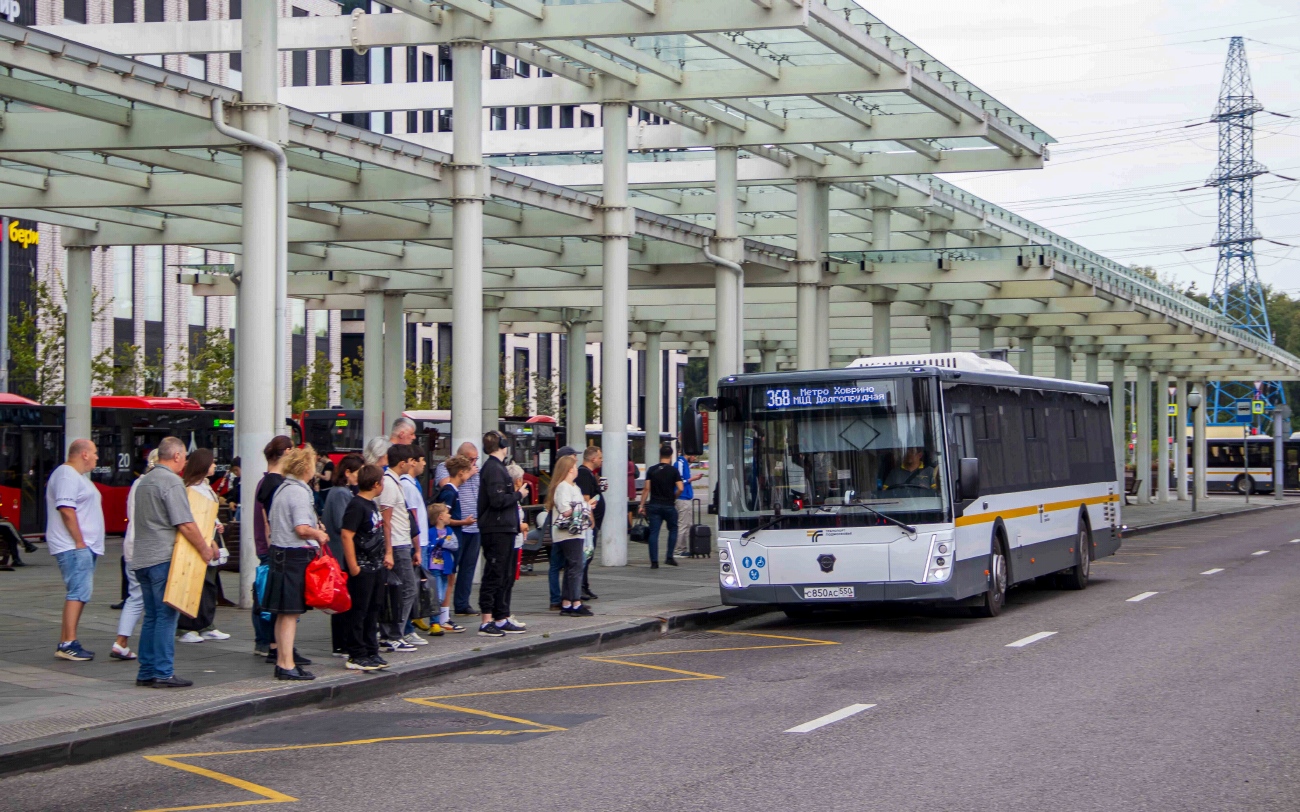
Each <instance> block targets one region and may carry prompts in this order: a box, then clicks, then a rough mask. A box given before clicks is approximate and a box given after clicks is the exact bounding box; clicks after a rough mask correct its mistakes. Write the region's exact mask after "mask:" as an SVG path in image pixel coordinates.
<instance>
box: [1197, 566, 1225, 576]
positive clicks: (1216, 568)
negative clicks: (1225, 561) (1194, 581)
mask: <svg viewBox="0 0 1300 812" xmlns="http://www.w3.org/2000/svg"><path fill="white" fill-rule="evenodd" d="M1220 572H1223V567H1215V568H1214V569H1212V570H1206V571H1205V572H1203V573H1201V574H1202V575H1215V574H1217V573H1220Z"/></svg>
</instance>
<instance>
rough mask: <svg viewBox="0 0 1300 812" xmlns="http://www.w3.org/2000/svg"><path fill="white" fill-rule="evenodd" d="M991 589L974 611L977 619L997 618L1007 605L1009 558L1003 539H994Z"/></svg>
mask: <svg viewBox="0 0 1300 812" xmlns="http://www.w3.org/2000/svg"><path fill="white" fill-rule="evenodd" d="M988 571H989V575H988V577H989V588H988V590H987V591H986V592H985V593H984V597H983V598H982V599H981V600H980V602H979V604H977V605H976V606H975V607H974V608H973V609H972V610H971V614H972V615H974V616H975V617H997V616H998V615H1000V614H1002V607H1003V606H1005V605H1006V603H1007V556H1006V546H1005V545H1003V543H1002V537H1001V536H997V535H995V536H994V537H993V551H992V552H991V553H990V554H989V568H988Z"/></svg>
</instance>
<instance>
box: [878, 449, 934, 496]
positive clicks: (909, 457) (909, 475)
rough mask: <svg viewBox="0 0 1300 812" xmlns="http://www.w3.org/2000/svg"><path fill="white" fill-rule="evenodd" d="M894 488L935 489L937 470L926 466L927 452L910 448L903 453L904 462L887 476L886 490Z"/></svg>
mask: <svg viewBox="0 0 1300 812" xmlns="http://www.w3.org/2000/svg"><path fill="white" fill-rule="evenodd" d="M894 488H917V489H925V490H933V489H934V488H935V470H934V467H933V466H931V465H926V464H925V450H924V449H921V448H915V447H913V448H909V449H907V450H906V451H904V452H903V462H902V464H901V465H898V466H896V467H895V468H894V469H893V470H892V471H890V472H889V473H888V474H886V475H885V490H893V489H894Z"/></svg>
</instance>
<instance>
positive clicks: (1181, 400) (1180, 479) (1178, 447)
mask: <svg viewBox="0 0 1300 812" xmlns="http://www.w3.org/2000/svg"><path fill="white" fill-rule="evenodd" d="M1174 388H1175V391H1176V392H1177V394H1176V395H1175V396H1174V405H1175V406H1177V407H1178V410H1177V411H1178V414H1177V415H1175V416H1174V479H1175V483H1176V484H1175V485H1174V493H1175V494H1176V495H1177V496H1178V501H1179V502H1185V501H1187V378H1185V377H1183V376H1181V375H1180V376H1179V377H1178V378H1177V379H1175V381H1174Z"/></svg>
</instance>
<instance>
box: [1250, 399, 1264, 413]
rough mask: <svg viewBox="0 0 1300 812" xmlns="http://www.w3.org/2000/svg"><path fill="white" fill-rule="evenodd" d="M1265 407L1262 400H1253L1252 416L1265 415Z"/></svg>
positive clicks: (1251, 404)
mask: <svg viewBox="0 0 1300 812" xmlns="http://www.w3.org/2000/svg"><path fill="white" fill-rule="evenodd" d="M1264 405H1265V404H1264V401H1262V400H1252V401H1251V402H1250V413H1251V414H1263V413H1264Z"/></svg>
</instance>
